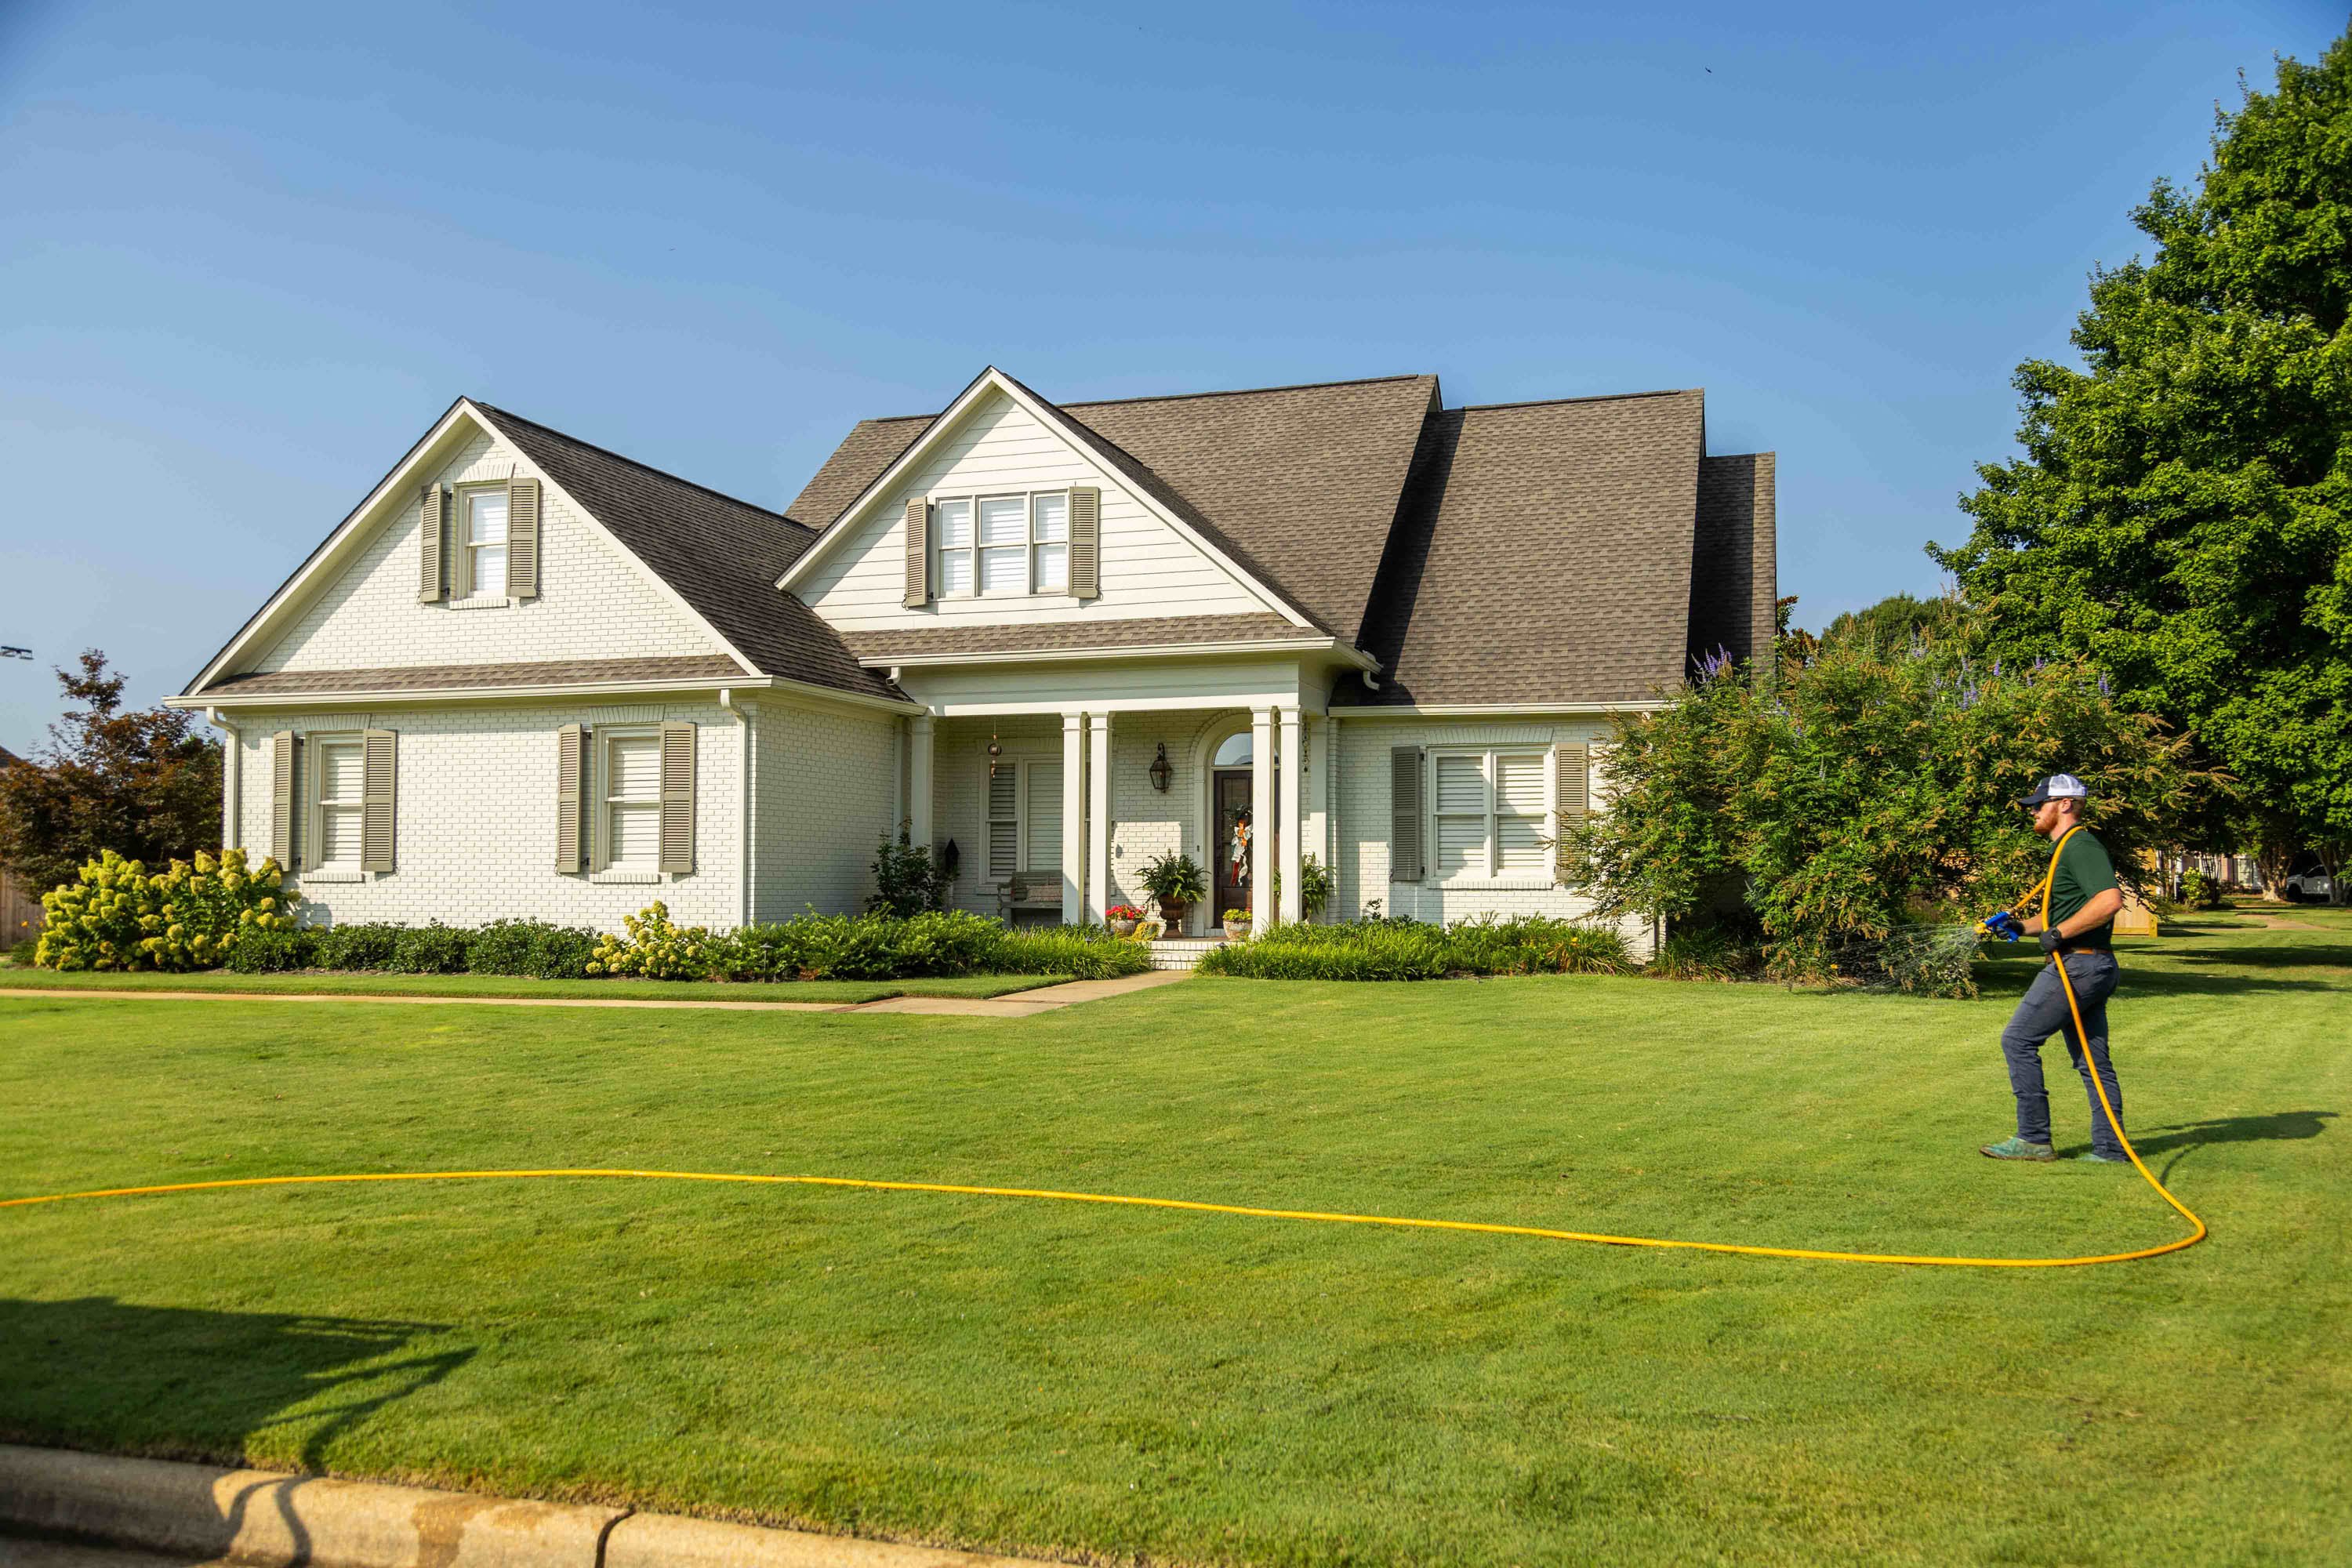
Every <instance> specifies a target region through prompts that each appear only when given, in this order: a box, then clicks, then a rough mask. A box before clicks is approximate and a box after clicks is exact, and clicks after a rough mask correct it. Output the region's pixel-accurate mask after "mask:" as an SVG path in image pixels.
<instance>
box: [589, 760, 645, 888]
mask: <svg viewBox="0 0 2352 1568" xmlns="http://www.w3.org/2000/svg"><path fill="white" fill-rule="evenodd" d="M590 733H591V734H592V735H593V736H594V738H595V741H594V745H593V748H592V749H591V754H590V762H591V763H592V764H593V765H592V766H591V768H590V770H589V771H590V772H591V773H593V776H594V783H595V793H594V794H593V795H591V796H590V797H589V798H590V799H591V801H592V802H593V805H594V814H593V816H591V817H590V819H589V827H590V829H591V832H592V834H593V841H592V842H593V849H594V853H593V855H592V856H591V857H590V858H589V872H590V875H591V876H592V877H594V878H601V879H605V880H608V881H625V882H635V881H646V882H652V881H658V880H660V879H661V833H660V827H659V823H660V816H661V798H662V797H661V725H660V724H659V723H658V722H655V723H647V724H600V725H598V726H596V728H595V729H593V731H590ZM615 741H651V742H653V743H654V790H653V794H652V795H651V796H649V797H647V798H646V799H644V800H637V799H630V800H627V801H618V800H615V799H614V798H613V742H615ZM615 805H651V806H652V807H653V808H654V816H655V823H656V828H655V833H654V857H653V858H652V859H651V860H646V861H630V860H614V858H613V808H614V806H615Z"/></svg>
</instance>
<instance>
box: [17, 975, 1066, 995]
mask: <svg viewBox="0 0 2352 1568" xmlns="http://www.w3.org/2000/svg"><path fill="white" fill-rule="evenodd" d="M1060 983H1061V977H1059V976H1055V975H1051V974H962V975H955V976H950V977H946V978H933V979H928V980H925V979H917V980H796V981H792V982H789V983H787V984H726V983H724V982H720V981H711V980H531V979H527V978H524V977H521V976H517V975H505V974H376V973H346V974H331V973H319V972H315V971H314V972H309V973H296V974H233V973H228V972H227V971H226V970H207V971H205V972H204V973H197V974H98V973H91V972H89V971H88V970H77V971H74V972H73V973H63V974H61V973H58V972H57V971H55V970H50V969H19V968H9V969H0V990H7V989H9V988H11V987H23V988H27V989H40V990H49V991H247V992H275V993H289V994H309V995H333V996H588V997H595V996H603V997H609V998H613V999H615V1000H619V999H623V998H631V999H636V998H646V997H652V998H657V999H665V1000H668V1001H673V1002H686V1001H693V1000H696V999H702V1000H716V1001H721V1002H876V1001H879V1000H880V999H882V998H883V997H885V996H1003V995H1005V994H1009V993H1011V992H1014V991H1031V990H1034V989H1035V988H1036V987H1038V986H1040V985H1055V984H1060Z"/></svg>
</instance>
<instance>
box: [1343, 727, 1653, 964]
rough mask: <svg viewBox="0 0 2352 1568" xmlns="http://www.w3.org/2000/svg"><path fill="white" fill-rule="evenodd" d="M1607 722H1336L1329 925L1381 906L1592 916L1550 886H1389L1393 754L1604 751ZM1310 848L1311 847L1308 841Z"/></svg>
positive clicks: (1447, 912)
mask: <svg viewBox="0 0 2352 1568" xmlns="http://www.w3.org/2000/svg"><path fill="white" fill-rule="evenodd" d="M1611 735H1612V731H1611V729H1610V727H1609V725H1608V724H1607V723H1606V722H1605V721H1597V720H1575V721H1563V722H1549V721H1545V722H1536V723H1525V722H1478V721H1466V722H1465V721H1435V720H1431V721H1391V720H1358V719H1349V718H1347V717H1345V715H1344V710H1343V714H1342V717H1341V720H1340V722H1339V840H1340V847H1339V859H1338V878H1337V884H1336V886H1335V887H1334V888H1333V889H1332V895H1331V909H1330V910H1329V911H1328V918H1330V919H1335V920H1348V919H1353V918H1354V917H1356V916H1358V915H1360V914H1363V913H1365V912H1366V905H1367V903H1368V902H1369V901H1370V900H1375V899H1377V900H1380V903H1381V911H1382V912H1383V913H1386V914H1391V915H1410V916H1412V917H1413V918H1414V919H1416V920H1424V921H1447V922H1451V921H1460V920H1467V919H1470V918H1472V917H1473V916H1476V915H1481V914H1486V913H1489V912H1491V913H1495V914H1500V915H1520V914H1531V915H1550V916H1553V917H1556V918H1559V919H1574V918H1577V917H1580V916H1582V915H1585V914H1589V913H1590V912H1591V900H1588V899H1585V898H1584V897H1582V896H1581V895H1580V894H1577V893H1573V892H1570V890H1569V889H1566V888H1564V887H1561V886H1559V885H1558V884H1552V885H1549V886H1544V887H1524V886H1517V887H1514V886H1499V887H1497V886H1486V887H1482V886H1478V885H1475V884H1457V885H1440V884H1439V883H1438V882H1436V881H1435V880H1434V879H1432V880H1428V881H1424V882H1420V883H1402V882H1391V881H1390V880H1389V831H1390V828H1389V805H1390V799H1391V793H1390V773H1389V752H1390V751H1391V748H1393V747H1397V746H1476V745H1513V746H1527V747H1529V748H1531V749H1534V748H1546V747H1549V746H1550V745H1552V744H1553V743H1554V742H1559V741H1583V742H1588V743H1595V744H1602V743H1606V742H1608V740H1609V739H1610V738H1611ZM1592 782H1593V794H1594V798H1595V800H1596V801H1598V800H1599V799H1600V798H1601V795H1603V793H1604V791H1605V789H1606V782H1607V781H1606V778H1605V776H1604V773H1603V770H1602V769H1601V767H1600V766H1598V765H1596V766H1595V768H1594V770H1593V781H1592ZM1309 842H1310V843H1311V842H1313V840H1312V839H1311V838H1310V839H1309ZM1623 930H1624V932H1625V938H1626V940H1627V942H1631V943H1632V944H1633V948H1634V951H1635V952H1636V953H1637V954H1641V955H1646V954H1647V953H1648V952H1649V942H1650V931H1649V927H1648V925H1647V924H1646V923H1645V922H1643V921H1638V920H1636V921H1626V922H1625V923H1624V926H1623Z"/></svg>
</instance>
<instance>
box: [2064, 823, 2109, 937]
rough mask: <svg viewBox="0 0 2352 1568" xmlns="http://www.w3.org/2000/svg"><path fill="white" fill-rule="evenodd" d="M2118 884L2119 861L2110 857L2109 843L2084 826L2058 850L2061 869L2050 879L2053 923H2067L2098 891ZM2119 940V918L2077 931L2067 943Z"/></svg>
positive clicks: (2100, 891) (2103, 890)
mask: <svg viewBox="0 0 2352 1568" xmlns="http://www.w3.org/2000/svg"><path fill="white" fill-rule="evenodd" d="M2115 886H2116V863H2115V862H2114V861H2113V860H2110V859H2109V858H2107V847H2106V846H2105V845H2104V844H2102V843H2100V842H2099V841H2098V840H2097V839H2096V838H2094V837H2091V831H2090V829H2089V828H2087V827H2086V828H2084V830H2083V831H2082V832H2080V833H2077V834H2075V835H2074V837H2071V838H2069V839H2067V840H2066V847H2064V848H2063V849H2061V850H2060V851H2059V852H2058V869H2057V871H2056V873H2055V874H2054V875H2053V876H2052V877H2051V879H2050V923H2051V924H2052V925H2053V926H2057V925H2063V924H2064V923H2065V922H2066V921H2070V920H2073V919H2074V916H2075V915H2076V914H2077V913H2078V912H2080V911H2081V910H2082V908H2083V906H2084V904H2087V903H2089V902H2090V901H2091V900H2092V899H2093V898H2094V897H2095V895H2097V894H2100V893H2104V892H2105V891H2106V890H2107V889H2109V888H2112V887H2115ZM2115 940H2116V922H2115V921H2107V922H2106V923H2105V925H2095V926H2093V927H2092V928H2091V929H2090V930H2088V931H2077V932H2075V933H2074V935H2072V936H2070V937H2068V938H2067V939H2066V946H2067V948H2068V949H2069V950H2070V951H2071V950H2072V949H2074V948H2078V947H2112V946H2113V945H2115Z"/></svg>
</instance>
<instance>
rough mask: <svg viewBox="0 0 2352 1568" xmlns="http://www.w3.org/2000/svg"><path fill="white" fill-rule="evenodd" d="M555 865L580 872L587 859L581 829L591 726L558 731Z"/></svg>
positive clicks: (558, 867)
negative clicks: (589, 728)
mask: <svg viewBox="0 0 2352 1568" xmlns="http://www.w3.org/2000/svg"><path fill="white" fill-rule="evenodd" d="M555 742H556V752H555V868H556V869H557V870H559V871H578V870H580V869H581V868H582V867H583V865H584V864H585V862H586V858H587V857H586V852H585V841H586V837H587V836H586V835H585V834H583V832H582V831H581V826H582V823H583V819H584V817H585V816H586V813H585V812H584V811H583V809H582V808H583V806H584V805H586V800H587V793H588V791H587V779H588V729H587V726H586V725H584V724H566V725H565V726H563V728H562V729H561V730H558V731H556V732H555Z"/></svg>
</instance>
